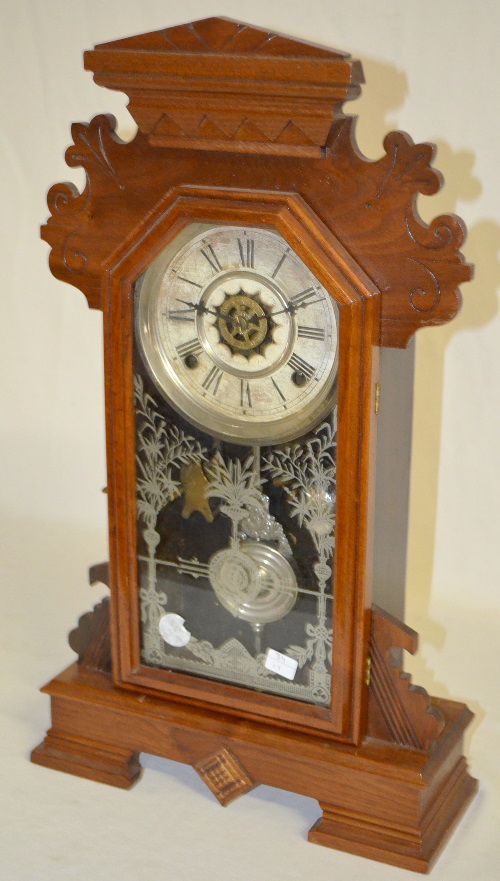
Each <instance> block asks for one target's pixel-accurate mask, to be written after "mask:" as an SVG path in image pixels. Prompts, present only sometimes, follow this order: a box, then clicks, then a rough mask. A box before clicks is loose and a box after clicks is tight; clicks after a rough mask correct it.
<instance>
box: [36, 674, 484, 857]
mask: <svg viewBox="0 0 500 881" xmlns="http://www.w3.org/2000/svg"><path fill="white" fill-rule="evenodd" d="M42 691H43V692H44V693H46V694H49V695H50V696H51V701H52V728H51V729H50V731H49V733H48V735H47V738H46V740H45V741H44V742H43V743H42V744H41V745H40V746H39V747H37V748H36V749H35V750H34V751H33V753H32V760H33V761H34V762H36V763H37V764H41V765H44V766H46V767H50V768H55V769H57V770H61V771H68V772H70V773H73V774H76V775H78V776H82V777H86V778H89V779H92V780H96V781H99V782H103V783H110V784H112V785H115V786H119V787H122V788H128V787H129V786H131V785H132V784H133V783H134V782H135V780H136V779H137V778H138V776H139V774H140V770H141V769H140V765H139V761H138V753H139V752H146V753H151V754H153V755H158V756H162V757H164V758H169V759H174V760H176V761H180V762H184V763H185V764H189V765H191V766H193V767H197V766H198V769H200V768H202V767H204V764H206V761H207V757H214V756H221V755H222V756H224V755H226V754H227V755H229V756H230V757H231V759H232V760H234V762H233V763H234V765H235V767H237V768H238V771H239V773H238V775H237V776H238V777H240V776H241V779H248V781H249V785H248V786H247V789H249V788H251V787H252V786H253V785H258V784H259V783H263V784H266V785H268V786H276V787H278V788H281V789H288V790H290V791H292V792H296V793H298V794H301V795H306V796H309V797H312V798H316V799H318V801H319V802H320V805H321V807H322V810H323V816H322V818H321V819H320V820H318V822H317V823H316V824H315V825H314V826H313V828H312V829H311V831H310V832H309V840H310V841H313V842H316V843H319V844H324V845H327V846H330V847H334V848H337V849H339V850H344V851H348V852H350V853H353V854H357V855H360V856H365V857H369V858H371V859H376V860H380V861H383V862H387V863H390V864H393V865H397V866H401V867H402V868H407V869H413V870H415V871H419V872H426V871H428V869H429V868H430V865H431V863H432V861H433V860H434V859H435V857H436V855H437V853H438V851H439V850H440V848H441V847H442V845H443V844H444V843H445V841H446V839H447V837H448V835H449V833H450V831H451V830H452V828H453V826H454V825H455V823H456V821H457V820H458V818H459V817H460V815H461V814H462V812H463V811H464V810H465V808H466V806H467V804H468V803H469V801H470V800H471V798H472V797H473V795H474V793H475V791H476V788H477V782H476V781H475V780H474V779H473V778H471V777H470V776H469V774H468V772H467V765H466V762H465V759H464V758H463V756H462V741H463V734H464V731H465V729H466V728H467V726H468V724H469V722H470V721H471V719H472V714H471V713H470V711H469V710H468V709H467V707H466V706H465V705H464V704H460V703H456V702H454V701H448V700H437V699H436V700H435V703H436V705H437V706H438V707H439V709H440V711H441V712H442V713H443V716H444V718H445V726H444V729H443V731H442V733H441V735H440V736H439V738H438V739H437V740H436V741H435V743H434V745H433V747H432V750H431V751H429V752H426V751H423V750H414V749H409V748H408V747H401V746H397V745H395V744H391V743H388V742H387V741H382V740H376V739H374V738H366V739H365V740H364V741H363V742H362V743H361V744H360V746H359V747H353V746H351V745H347V744H341V743H338V742H327V741H325V738H324V737H320V738H316V737H314V736H311V735H310V734H306V733H303V734H302V733H300V732H297V731H288V730H286V729H284V728H283V729H281V728H277V727H276V726H273V727H272V728H271V727H270V726H269V725H265V724H264V723H261V722H253V721H249V720H238V719H235V718H234V717H232V716H230V715H229V714H223V713H218V712H216V711H214V710H213V709H211V708H206V707H205V708H204V707H195V706H188V705H184V704H182V703H181V702H177V701H175V702H174V701H167V700H165V699H164V698H157V697H155V696H154V695H151V696H150V695H144V694H137V693H135V692H132V691H128V690H125V689H121V688H117V687H115V686H114V685H113V683H112V681H111V677H110V676H108V675H107V674H104V673H100V672H97V671H93V670H88V669H85V668H84V667H81V666H79V665H78V664H73V665H72V666H71V667H68V669H67V670H64V671H63V672H62V673H61V674H60V675H59V676H57V677H56V678H55V679H53V680H52V681H51V682H50V683H49V684H48V685H46V686H45V687H44V688H43V689H42ZM202 776H203V775H202ZM244 791H245V787H243V786H242V787H241V792H242V793H243V792H244Z"/></svg>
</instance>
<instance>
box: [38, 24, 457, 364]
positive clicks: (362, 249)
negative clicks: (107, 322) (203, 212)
mask: <svg viewBox="0 0 500 881" xmlns="http://www.w3.org/2000/svg"><path fill="white" fill-rule="evenodd" d="M207 21H208V22H211V23H212V24H206V25H204V23H199V22H197V23H195V24H194V25H189V26H188V25H186V26H183V27H182V28H173V29H169V30H168V31H162V32H158V33H156V34H149V35H145V36H143V37H138V38H131V39H130V40H128V41H127V40H124V41H118V42H117V43H113V44H105V45H104V46H102V47H97V49H96V50H95V52H93V53H90V54H88V56H87V64H88V65H91V66H92V69H93V70H94V71H95V77H96V80H97V81H98V82H101V80H102V82H103V83H104V82H105V84H106V85H108V86H111V87H112V88H118V85H117V84H118V79H116V76H115V74H114V73H113V71H112V70H111V68H112V67H113V64H115V66H116V65H117V64H118V62H117V59H118V58H119V59H121V61H120V64H126V65H128V67H127V71H129V73H130V76H129V73H127V74H126V76H125V73H124V69H123V68H120V69H121V70H122V73H121V74H120V76H121V80H119V82H120V83H121V88H124V89H125V91H127V90H128V91H129V94H131V95H132V104H131V110H132V111H133V113H134V115H135V116H136V118H139V117H138V116H137V113H138V111H137V106H138V103H139V104H140V105H141V106H143V109H144V112H148V113H149V110H150V108H151V101H153V99H154V101H158V100H160V99H159V98H158V95H159V94H161V101H162V102H163V103H162V107H163V110H162V111H161V112H162V113H163V114H165V113H166V112H167V111H166V110H165V108H167V107H171V102H172V100H173V96H175V90H176V89H177V90H179V89H181V86H182V88H184V85H185V82H184V77H183V75H182V73H179V71H182V69H183V65H184V64H188V62H189V64H195V62H196V64H198V63H199V62H200V59H202V60H203V64H204V65H205V66H206V64H207V63H208V61H209V62H210V64H211V65H215V67H214V71H215V70H216V69H218V70H219V74H218V77H215V79H214V77H209V76H208V75H207V77H206V82H205V81H204V83H205V85H204V87H203V88H205V86H206V87H207V88H208V86H207V83H208V81H210V90H211V95H212V97H211V98H210V101H209V98H208V97H207V94H208V93H207V92H206V91H205V92H204V93H203V94H205V99H204V100H206V102H208V103H207V108H208V106H209V105H210V107H212V106H213V100H212V99H213V98H214V96H216V95H219V94H222V92H221V91H218V90H223V89H224V88H225V86H227V84H228V82H229V79H230V78H228V75H227V71H228V67H227V65H228V63H230V65H231V70H232V71H233V75H235V73H236V72H237V71H238V70H241V71H242V72H247V73H248V71H249V69H250V68H251V65H252V64H254V62H255V63H256V59H257V61H259V64H260V60H261V58H262V57H263V56H264V55H265V57H266V58H267V59H268V60H270V61H272V65H273V70H272V75H271V73H270V74H269V76H270V80H269V82H270V83H274V85H275V84H276V81H277V78H278V79H279V77H278V74H279V71H280V70H281V74H280V75H281V76H282V77H285V79H286V75H287V71H288V68H289V66H290V64H291V62H292V61H293V63H294V64H296V63H297V59H298V58H304V59H306V60H305V61H304V64H305V65H306V68H307V65H308V64H312V65H313V68H312V69H311V70H309V74H308V75H309V76H310V81H309V82H308V81H307V77H306V74H305V73H304V71H303V73H302V74H301V76H302V80H301V82H300V89H299V91H300V93H301V94H302V96H303V99H304V100H305V98H306V97H307V101H308V102H309V104H310V106H311V108H313V107H317V106H319V105H321V102H324V101H325V100H326V98H325V95H324V94H323V93H322V95H323V97H321V99H320V98H319V97H318V96H317V95H316V93H315V88H314V87H313V85H312V82H311V78H312V77H313V74H314V76H315V77H320V78H321V76H322V77H323V80H324V82H325V84H326V85H325V89H326V88H327V87H328V88H330V90H331V88H333V87H332V82H333V83H334V85H335V88H336V89H337V90H338V89H340V85H339V83H340V84H341V86H342V88H341V91H342V95H343V98H346V97H348V96H349V95H350V94H351V93H352V89H353V88H354V86H353V81H354V80H356V81H357V82H359V81H360V80H361V73H360V69H359V65H356V64H354V62H351V61H348V60H347V58H346V57H345V56H343V55H342V54H340V53H331V52H328V51H327V50H320V49H317V48H316V47H310V46H309V45H308V44H303V43H299V42H297V41H287V40H286V39H285V38H281V37H278V35H273V34H268V35H264V32H262V31H258V30H257V29H252V28H247V27H246V26H243V25H238V24H237V23H234V22H232V23H226V24H224V20H222V22H223V32H224V34H225V35H226V39H225V40H221V39H219V40H216V39H215V37H214V36H213V34H215V31H214V27H213V22H214V21H219V22H220V21H221V20H219V19H217V20H213V19H209V20H207ZM202 25H204V27H202ZM226 25H227V27H226ZM221 27H222V25H221ZM196 34H198V36H196ZM200 34H202V35H203V40H205V42H208V44H209V48H208V49H207V47H206V46H205V48H203V47H204V44H203V42H202V41H201V38H200V39H198V37H200ZM211 34H212V37H211V36H210V35H211ZM255 34H257V35H258V37H259V40H260V41H261V42H260V45H259V44H258V41H257V37H256V36H255ZM231 35H232V36H231ZM210 40H212V42H211V43H210ZM245 41H247V42H245ZM140 46H143V47H144V48H142V49H141V48H140ZM110 47H111V48H110ZM113 47H114V48H113ZM117 47H118V48H117ZM174 47H177V48H174ZM238 47H240V48H238ZM230 48H231V52H229V49H230ZM240 49H241V51H240ZM202 50H203V51H202ZM237 50H238V51H237ZM141 53H142V54H141ZM249 58H250V59H252V60H251V65H250V68H249V67H248V64H249V63H250V62H249ZM89 59H90V60H89ZM113 59H114V60H113ZM174 62H175V64H174ZM173 64H174V66H172V65H173ZM99 65H101V67H99ZM148 65H153V67H155V65H156V67H155V69H157V70H158V71H159V73H158V76H160V74H161V77H163V79H164V80H165V82H164V81H163V80H162V85H161V88H160V87H159V85H158V83H156V81H155V79H154V77H153V75H152V74H151V75H149V74H148V76H146V78H145V80H144V82H143V81H142V79H141V77H142V73H144V71H146V70H147V69H148ZM175 65H177V68H176V69H177V71H178V72H177V73H175V70H174V68H175ZM217 65H218V68H217ZM332 65H333V67H332ZM338 65H340V67H338ZM118 66H120V65H118ZM188 66H189V65H188ZM292 66H293V65H292ZM306 68H304V70H306ZM251 69H252V70H253V68H251ZM321 71H322V73H321ZM334 73H335V76H334ZM320 74H321V76H320ZM252 75H253V74H252ZM214 76H215V74H214ZM261 76H262V71H261ZM137 78H139V80H141V83H142V85H141V89H140V90H139V91H138V92H137V93H136V92H134V89H133V88H132V86H130V88H128V87H127V88H125V85H124V82H125V81H126V83H129V85H130V83H136V82H137V81H138V80H137ZM165 78H166V79H165ZM332 78H333V79H332ZM167 80H168V88H167V85H166V84H165V83H166V81H167ZM148 83H149V85H148ZM155 83H156V85H155ZM328 84H329V85H328ZM274 85H273V88H274ZM247 86H248V83H247ZM193 88H194V86H193ZM245 88H246V87H245ZM297 88H299V86H297ZM357 88H358V87H357V86H356V89H357ZM246 91H248V89H247V90H246ZM246 91H245V90H243V94H244V95H246ZM196 94H197V98H196V100H197V101H200V100H201V99H200V93H198V92H197V93H196ZM223 97H224V101H225V102H226V104H227V95H224V96H223ZM245 100H246V98H245ZM297 100H298V98H296V99H294V102H295V103H296V101H297ZM335 100H336V101H337V102H338V101H339V100H340V99H339V96H338V95H337V98H336V99H335ZM238 101H239V98H238V97H236V98H235V99H234V103H235V105H237V104H238ZM328 101H329V102H330V104H329V107H330V109H329V116H328V121H327V129H326V130H325V131H323V133H322V134H321V137H319V136H318V137H319V140H317V143H320V142H324V146H322V147H321V150H319V152H317V153H316V155H314V156H313V155H309V154H304V153H302V154H301V153H300V151H299V153H298V154H297V155H296V156H295V157H294V158H293V159H292V158H291V157H290V156H283V155H281V152H280V150H281V148H280V150H274V151H273V153H272V154H271V155H270V154H269V144H270V143H271V141H272V138H273V135H272V132H271V128H272V125H271V124H272V123H274V124H275V129H273V131H274V133H275V134H276V133H277V132H278V128H279V126H278V123H277V117H276V113H277V111H276V108H275V104H274V103H273V106H272V108H271V107H270V106H267V105H265V102H264V103H262V102H261V105H260V106H261V107H264V108H265V115H266V118H267V120H268V123H269V126H271V128H269V129H268V131H267V134H266V136H265V138H264V139H263V140H261V141H257V140H254V141H252V142H251V147H250V146H249V144H250V142H249V141H248V140H245V138H244V137H243V134H242V132H241V131H240V135H241V137H240V136H237V129H235V128H234V125H233V123H231V125H229V123H227V126H228V127H227V132H229V134H228V138H227V140H226V142H225V145H224V146H221V142H220V139H217V138H215V139H213V138H210V137H208V136H207V137H206V138H204V140H203V146H204V149H205V151H206V152H205V153H204V154H203V161H202V162H201V161H200V156H199V152H198V150H197V149H192V148H193V147H199V146H200V143H198V144H194V140H196V138H197V137H198V134H199V131H200V126H201V127H203V128H204V129H207V127H208V122H207V121H206V120H205V122H203V123H202V121H201V117H199V116H198V117H197V120H198V121H197V122H196V125H195V123H194V122H193V126H191V128H190V127H189V126H187V130H186V132H184V134H182V135H181V134H179V137H178V138H177V140H175V144H176V146H175V148H174V147H173V146H172V144H173V143H174V142H173V141H172V140H171V139H169V138H170V136H169V138H167V139H166V140H165V139H162V138H159V137H158V136H157V135H158V131H159V128H158V125H160V123H159V122H158V123H155V124H154V125H153V124H151V125H152V127H151V125H150V124H149V123H148V124H147V125H146V124H144V125H142V123H141V126H142V127H143V129H144V131H139V132H138V133H137V135H136V137H135V138H134V139H133V140H132V141H131V142H129V143H124V142H122V141H121V140H120V139H119V138H118V137H117V135H116V133H115V121H114V120H113V118H112V117H110V116H106V115H99V116H97V117H95V118H94V119H93V120H92V121H91V122H90V123H88V124H87V123H74V125H73V126H72V135H73V144H72V146H70V147H69V149H68V150H67V152H66V161H67V163H68V165H69V166H71V167H76V166H81V167H83V168H84V169H85V172H86V175H87V183H86V186H85V188H84V190H83V192H82V193H79V192H78V191H77V189H76V188H75V187H74V186H73V185H72V184H68V183H61V184H56V185H54V186H53V187H52V188H51V190H50V191H49V195H48V204H49V208H50V211H51V216H50V218H49V220H48V223H47V224H46V225H45V226H44V227H43V228H42V237H43V238H44V239H45V241H47V242H48V243H49V244H50V246H51V248H52V252H51V255H50V266H51V269H52V272H53V273H54V275H55V276H56V277H57V278H60V279H61V280H63V281H67V282H68V283H70V284H73V285H75V286H76V287H78V288H80V290H82V291H83V293H84V294H85V296H86V297H87V300H88V302H89V305H90V306H91V307H93V308H102V306H103V303H102V288H103V280H104V278H105V274H106V269H107V267H109V265H110V262H111V261H112V255H113V253H114V252H115V250H116V249H117V248H121V249H123V247H124V245H125V246H126V243H127V242H128V241H132V240H135V241H137V240H138V238H140V236H141V235H143V233H144V231H145V230H147V226H148V219H149V218H150V217H151V216H152V214H153V213H154V211H155V208H157V206H158V205H159V204H160V202H161V200H162V199H164V198H165V195H166V194H167V193H169V192H170V191H172V189H173V188H174V187H180V186H182V187H184V186H195V187H196V186H198V187H200V186H203V187H207V188H210V187H213V188H214V190H215V189H220V188H221V187H222V188H230V189H233V188H235V187H237V189H238V190H241V191H245V190H247V191H248V190H251V191H255V190H258V191H262V192H266V193H272V192H281V193H296V194H297V195H299V196H300V197H301V198H302V199H303V200H304V201H305V202H306V203H307V204H308V205H309V206H310V208H311V209H312V211H313V212H315V214H316V215H317V217H318V219H319V221H321V222H322V223H323V224H324V225H325V226H326V227H327V228H328V230H330V232H332V233H333V234H334V235H335V236H336V237H337V239H338V240H339V241H340V242H341V244H342V245H343V247H344V248H345V249H346V251H347V252H348V253H349V254H350V255H351V256H352V257H353V259H354V260H355V261H356V262H357V264H358V265H359V266H360V267H361V268H362V269H363V270H364V272H365V273H366V275H367V276H368V277H369V278H370V279H371V281H372V282H373V283H374V284H375V285H376V286H377V288H378V289H379V290H380V291H381V301H382V304H381V339H380V343H381V344H382V345H386V346H396V347H404V346H405V345H406V344H407V342H408V340H409V339H410V337H411V336H412V335H413V333H414V332H415V331H416V330H417V329H419V328H420V327H424V326H427V325H435V324H441V323H443V322H446V321H448V320H450V319H451V318H452V317H453V316H454V315H455V314H456V312H457V311H458V309H459V307H460V302H461V298H460V292H459V290H458V286H459V285H460V284H461V283H462V282H464V281H467V280H469V279H470V278H471V274H472V271H471V267H470V266H469V265H468V264H466V263H465V262H464V260H463V258H462V256H461V254H460V252H459V248H460V246H461V244H462V241H463V239H464V234H465V228H464V225H463V223H462V221H461V220H460V219H459V218H457V217H455V216H454V215H442V216H440V217H436V218H435V219H434V220H433V221H432V223H431V224H430V225H427V224H425V223H423V222H422V221H421V220H420V218H419V216H418V212H417V210H416V199H417V195H418V193H423V194H425V195H431V194H433V193H435V192H436V191H437V190H438V189H439V187H440V185H441V177H440V175H439V173H438V172H437V171H435V170H434V169H433V168H432V167H431V161H432V158H433V152H434V148H433V146H432V145H430V144H414V143H413V142H412V140H411V138H410V137H409V136H408V135H406V134H404V133H402V132H392V133H390V134H389V135H387V137H386V138H385V141H384V149H385V154H384V155H383V156H382V157H381V158H380V159H378V160H376V161H369V160H367V159H365V158H364V157H363V156H362V155H361V154H360V152H359V150H358V149H357V146H356V143H355V139H354V125H355V119H354V118H353V117H344V116H342V114H339V113H338V112H337V111H336V110H335V108H337V110H338V105H337V103H334V98H333V96H332V95H330V96H329V98H328ZM211 102H212V103H211ZM318 102H319V104H318ZM174 103H175V102H174ZM278 103H279V102H278ZM172 106H173V105H172ZM184 106H187V105H184ZM280 106H281V105H280ZM148 108H149V109H148ZM282 109H283V108H282ZM240 110H241V107H240V109H239V110H237V111H236V110H235V112H238V113H240ZM334 111H335V112H334ZM210 112H212V111H210ZM245 112H246V111H245ZM280 112H281V110H280ZM311 112H312V110H311ZM287 113H288V110H287ZM285 115H286V114H285ZM174 116H175V113H174ZM207 118H208V117H207ZM214 118H215V117H214ZM162 119H163V122H162V123H161V125H160V128H161V126H163V125H166V126H167V128H168V127H169V126H170V123H167V122H166V117H165V116H163V117H162ZM172 119H173V117H172ZM324 121H325V120H324V119H323V122H324ZM178 122H179V120H178ZM219 122H220V120H219ZM282 122H283V119H281V122H280V125H281V124H282ZM176 124H177V123H176ZM221 124H222V123H221ZM294 124H295V123H294ZM179 125H180V123H179ZM182 125H183V126H184V128H185V124H184V123H183V124H182ZM285 127H286V126H285ZM180 128H182V126H180ZM169 130H170V129H169ZM183 131H184V129H183ZM280 131H281V132H282V133H283V132H284V128H282V129H280ZM288 131H290V130H289V129H288ZM154 132H156V135H155V134H154ZM196 132H198V134H196ZM254 134H255V133H254ZM309 134H311V132H309ZM195 135H196V137H195ZM252 137H253V136H252ZM276 137H278V135H276ZM193 138H194V140H193ZM269 138H271V141H270V140H269ZM274 140H276V138H275V139H274ZM235 141H238V144H239V146H238V147H235V146H234V145H235ZM272 142H273V143H274V141H272ZM167 144H168V145H169V146H168V145H167ZM242 144H243V145H244V144H246V148H248V150H250V152H247V153H246V154H245V156H242V155H241V149H243V148H242V146H241V145H242ZM297 146H298V143H295V147H297ZM246 148H245V149H246Z"/></svg>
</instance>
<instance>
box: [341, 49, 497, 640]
mask: <svg viewBox="0 0 500 881" xmlns="http://www.w3.org/2000/svg"><path fill="white" fill-rule="evenodd" d="M354 54H356V53H354ZM362 63H363V68H364V72H365V78H366V84H365V85H364V86H363V92H362V95H361V97H360V98H359V99H357V100H356V101H354V102H351V103H349V104H348V105H346V111H347V112H349V113H356V114H359V115H360V119H359V121H358V124H357V129H356V136H357V140H358V145H359V149H360V150H361V152H362V153H364V155H365V156H368V157H369V158H372V159H377V158H379V157H380V156H381V155H382V153H383V146H382V144H383V140H384V137H385V135H386V134H387V133H388V132H389V131H391V130H392V129H394V128H398V125H397V122H396V121H395V120H394V116H397V113H395V112H394V111H397V110H398V109H399V108H401V107H402V106H403V105H404V103H405V101H406V98H407V94H408V82H407V78H406V76H405V74H404V73H402V72H401V71H400V70H398V69H397V68H395V67H394V66H392V65H388V64H384V63H381V62H379V61H378V60H373V59H366V58H362ZM391 116H392V117H393V118H392V119H391ZM411 134H412V132H410V135H411ZM434 143H435V144H436V146H437V152H436V156H435V161H434V165H435V167H436V168H437V169H438V170H439V171H440V172H441V173H442V175H443V178H444V182H445V185H444V186H443V188H442V189H441V190H440V192H439V193H437V194H436V195H434V196H430V197H423V196H420V197H419V200H418V210H419V212H420V214H421V216H422V219H423V220H424V221H425V222H426V223H429V222H430V221H431V220H432V219H433V218H434V217H436V216H439V215H440V214H452V213H454V212H456V210H457V205H458V203H463V202H470V203H474V202H475V201H476V200H477V199H478V198H479V196H480V195H481V192H482V189H483V187H482V183H481V181H480V180H479V179H478V178H477V176H476V175H475V173H474V165H475V159H476V157H475V155H474V153H473V152H472V151H467V150H458V151H454V150H453V149H452V147H451V146H450V145H449V144H448V143H446V142H444V141H439V140H437V141H434ZM462 213H464V212H463V209H462ZM465 214H466V212H465ZM464 219H465V220H466V219H467V218H466V217H465V218H464ZM499 246H500V227H499V226H498V224H497V223H496V222H495V221H493V220H489V219H486V218H485V219H484V220H480V221H478V222H477V223H476V224H474V226H473V227H471V228H470V229H469V231H468V235H467V239H466V242H465V243H464V247H463V253H464V257H465V259H466V261H467V262H470V263H473V264H475V276H474V279H473V281H472V282H470V283H468V284H466V285H464V287H463V291H462V294H463V306H462V309H461V312H460V313H459V315H458V316H457V318H455V319H454V320H453V321H451V322H450V323H449V324H446V325H444V326H442V327H439V328H429V329H426V330H425V331H424V333H421V334H417V345H416V353H417V354H416V369H415V397H414V421H413V441H412V472H411V508H410V522H411V528H410V532H409V548H408V571H407V586H408V592H409V593H410V594H414V595H417V594H418V596H419V599H420V601H421V602H419V606H420V605H421V606H422V607H424V608H425V609H426V610H428V608H429V603H430V599H431V590H432V575H433V568H434V555H435V539H436V527H437V501H438V489H439V467H440V448H441V425H442V406H443V385H444V364H445V354H446V349H447V346H448V343H449V341H450V339H451V338H452V337H453V336H454V334H457V333H459V332H461V331H463V330H465V329H474V328H479V327H483V326H485V325H487V324H488V323H489V322H490V321H492V320H493V319H494V317H495V315H496V314H497V311H498V295H497V288H498V285H499V282H500V261H499V259H498V249H499ZM429 623H430V624H431V627H430V631H431V633H432V636H431V640H430V641H431V642H433V644H435V645H437V646H438V647H439V646H440V645H442V644H443V642H444V638H445V634H444V632H441V628H439V627H438V628H437V629H436V628H434V627H433V626H432V622H429ZM438 631H439V632H438ZM426 632H427V631H426Z"/></svg>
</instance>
